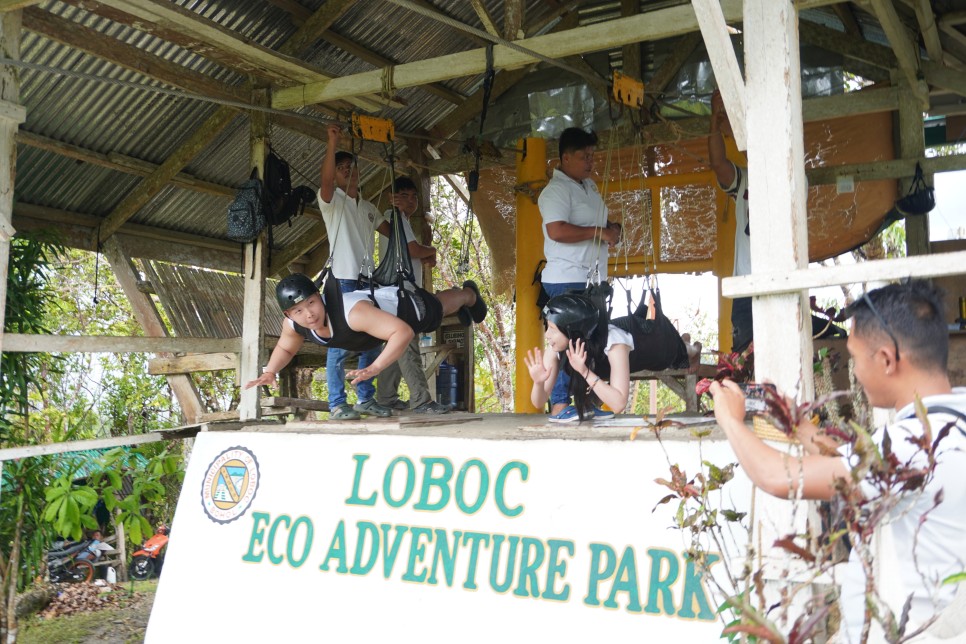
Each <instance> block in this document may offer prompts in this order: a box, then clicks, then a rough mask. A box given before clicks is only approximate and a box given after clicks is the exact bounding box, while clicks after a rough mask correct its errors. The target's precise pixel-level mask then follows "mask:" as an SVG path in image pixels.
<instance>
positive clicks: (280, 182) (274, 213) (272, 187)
mask: <svg viewBox="0 0 966 644" xmlns="http://www.w3.org/2000/svg"><path fill="white" fill-rule="evenodd" d="M265 190H266V192H267V197H268V206H269V209H268V213H267V214H268V224H269V225H270V226H278V225H279V224H284V223H285V222H286V221H288V220H290V219H291V218H292V215H294V214H295V213H292V212H289V213H286V212H285V203H286V201H287V200H288V199H289V197H290V196H291V194H292V176H291V174H290V173H289V167H288V163H286V161H285V160H284V159H282V158H281V157H280V156H278V155H277V154H275V153H274V152H271V151H270V152H269V153H268V156H267V157H266V158H265Z"/></svg>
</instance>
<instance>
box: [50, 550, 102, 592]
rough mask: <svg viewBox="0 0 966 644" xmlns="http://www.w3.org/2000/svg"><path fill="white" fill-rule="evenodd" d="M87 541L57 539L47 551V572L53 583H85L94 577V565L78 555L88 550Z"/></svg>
mask: <svg viewBox="0 0 966 644" xmlns="http://www.w3.org/2000/svg"><path fill="white" fill-rule="evenodd" d="M90 544H91V542H90V541H89V540H87V541H55V542H54V543H53V544H52V545H51V548H50V550H48V551H47V572H48V574H49V575H50V581H51V582H53V583H61V582H64V583H83V582H88V581H90V580H92V579H93V578H94V565H93V564H92V563H91V562H90V561H87V560H86V559H78V558H77V555H79V554H80V553H82V552H84V551H85V550H87V547H88V546H89V545H90Z"/></svg>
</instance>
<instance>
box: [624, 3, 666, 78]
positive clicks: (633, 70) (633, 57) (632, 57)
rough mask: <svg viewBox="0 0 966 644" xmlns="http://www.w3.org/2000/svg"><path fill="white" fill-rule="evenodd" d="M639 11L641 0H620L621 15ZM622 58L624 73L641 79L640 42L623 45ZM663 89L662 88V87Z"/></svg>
mask: <svg viewBox="0 0 966 644" xmlns="http://www.w3.org/2000/svg"><path fill="white" fill-rule="evenodd" d="M640 12H641V0H621V15H622V16H634V15H637V14H639V13H640ZM621 57H622V58H623V59H624V73H625V74H627V75H628V76H630V77H631V78H637V79H641V78H643V76H642V75H641V43H639V42H635V43H630V44H628V45H624V47H623V48H622V49H621ZM662 89H663V88H662Z"/></svg>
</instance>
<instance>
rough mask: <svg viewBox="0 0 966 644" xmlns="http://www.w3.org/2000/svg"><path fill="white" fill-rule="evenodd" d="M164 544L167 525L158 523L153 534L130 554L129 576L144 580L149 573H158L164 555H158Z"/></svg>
mask: <svg viewBox="0 0 966 644" xmlns="http://www.w3.org/2000/svg"><path fill="white" fill-rule="evenodd" d="M166 545H168V526H166V525H160V526H158V529H157V531H156V532H155V533H154V536H152V537H151V538H150V539H148V540H147V541H145V542H144V544H143V545H142V546H141V549H140V550H138V551H137V552H135V553H134V554H133V555H131V577H133V578H134V579H137V580H138V581H144V580H145V579H148V578H149V577H151V575H154V574H157V575H160V574H161V564H162V563H163V562H164V557H160V556H159V555H160V554H161V551H162V550H164V547H165V546H166Z"/></svg>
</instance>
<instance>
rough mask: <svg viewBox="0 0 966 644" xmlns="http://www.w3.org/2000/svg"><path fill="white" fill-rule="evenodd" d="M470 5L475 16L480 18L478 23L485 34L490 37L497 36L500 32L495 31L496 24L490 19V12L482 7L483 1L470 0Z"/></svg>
mask: <svg viewBox="0 0 966 644" xmlns="http://www.w3.org/2000/svg"><path fill="white" fill-rule="evenodd" d="M470 4H472V5H473V11H475V12H476V15H477V16H479V17H480V22H481V23H482V24H483V29H485V30H486V33H488V34H490V35H491V36H499V35H500V30H499V29H497V27H496V23H495V22H493V18H491V17H490V12H489V11H487V10H486V7H485V6H484V5H483V0H470Z"/></svg>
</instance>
